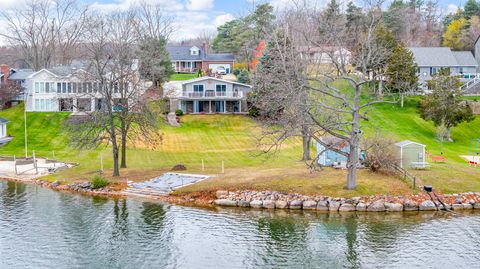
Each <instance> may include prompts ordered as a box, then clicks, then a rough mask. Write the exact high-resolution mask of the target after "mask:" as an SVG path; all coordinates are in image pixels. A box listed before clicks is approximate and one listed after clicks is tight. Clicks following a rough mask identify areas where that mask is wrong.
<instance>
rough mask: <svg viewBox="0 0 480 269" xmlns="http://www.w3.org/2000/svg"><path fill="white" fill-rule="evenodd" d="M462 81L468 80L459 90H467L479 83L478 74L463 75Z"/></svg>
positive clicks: (479, 75) (479, 77)
mask: <svg viewBox="0 0 480 269" xmlns="http://www.w3.org/2000/svg"><path fill="white" fill-rule="evenodd" d="M463 78H464V79H469V80H468V81H466V82H465V84H463V85H462V87H461V89H462V90H466V89H469V88H471V87H473V86H475V85H477V84H478V83H480V74H463Z"/></svg>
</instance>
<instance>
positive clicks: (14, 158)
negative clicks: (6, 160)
mask: <svg viewBox="0 0 480 269" xmlns="http://www.w3.org/2000/svg"><path fill="white" fill-rule="evenodd" d="M13 163H14V164H15V175H18V172H17V157H16V156H15V155H13Z"/></svg>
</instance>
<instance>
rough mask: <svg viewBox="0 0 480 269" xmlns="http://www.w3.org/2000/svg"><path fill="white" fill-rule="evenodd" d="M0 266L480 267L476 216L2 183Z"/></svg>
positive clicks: (478, 219) (479, 228)
mask: <svg viewBox="0 0 480 269" xmlns="http://www.w3.org/2000/svg"><path fill="white" fill-rule="evenodd" d="M0 268H480V213H474V212H473V211H469V212H464V213H461V214H457V215H452V214H450V213H441V212H436V213H418V212H414V213H411V214H375V213H371V214H359V213H352V214H320V213H316V212H299V211H290V212H288V211H280V210H276V211H255V210H240V209H219V210H207V209H198V208H188V207H181V206H175V205H169V204H162V203H154V202H147V201H140V200H134V199H105V198H92V197H88V196H81V195H73V194H69V193H60V192H54V191H51V190H48V189H43V188H40V187H37V186H32V185H24V184H18V183H12V182H4V181H0Z"/></svg>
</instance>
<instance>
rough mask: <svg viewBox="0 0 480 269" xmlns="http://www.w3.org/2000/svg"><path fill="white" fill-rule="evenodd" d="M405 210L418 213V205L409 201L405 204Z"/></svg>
mask: <svg viewBox="0 0 480 269" xmlns="http://www.w3.org/2000/svg"><path fill="white" fill-rule="evenodd" d="M403 210H405V211H417V210H418V204H417V203H416V202H415V201H413V200H410V199H407V200H405V201H404V202H403Z"/></svg>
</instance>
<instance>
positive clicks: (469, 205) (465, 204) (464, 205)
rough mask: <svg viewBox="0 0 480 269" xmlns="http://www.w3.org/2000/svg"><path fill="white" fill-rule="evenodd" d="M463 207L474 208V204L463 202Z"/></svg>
mask: <svg viewBox="0 0 480 269" xmlns="http://www.w3.org/2000/svg"><path fill="white" fill-rule="evenodd" d="M462 206H463V209H473V206H472V205H471V204H470V203H463V204H462Z"/></svg>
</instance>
